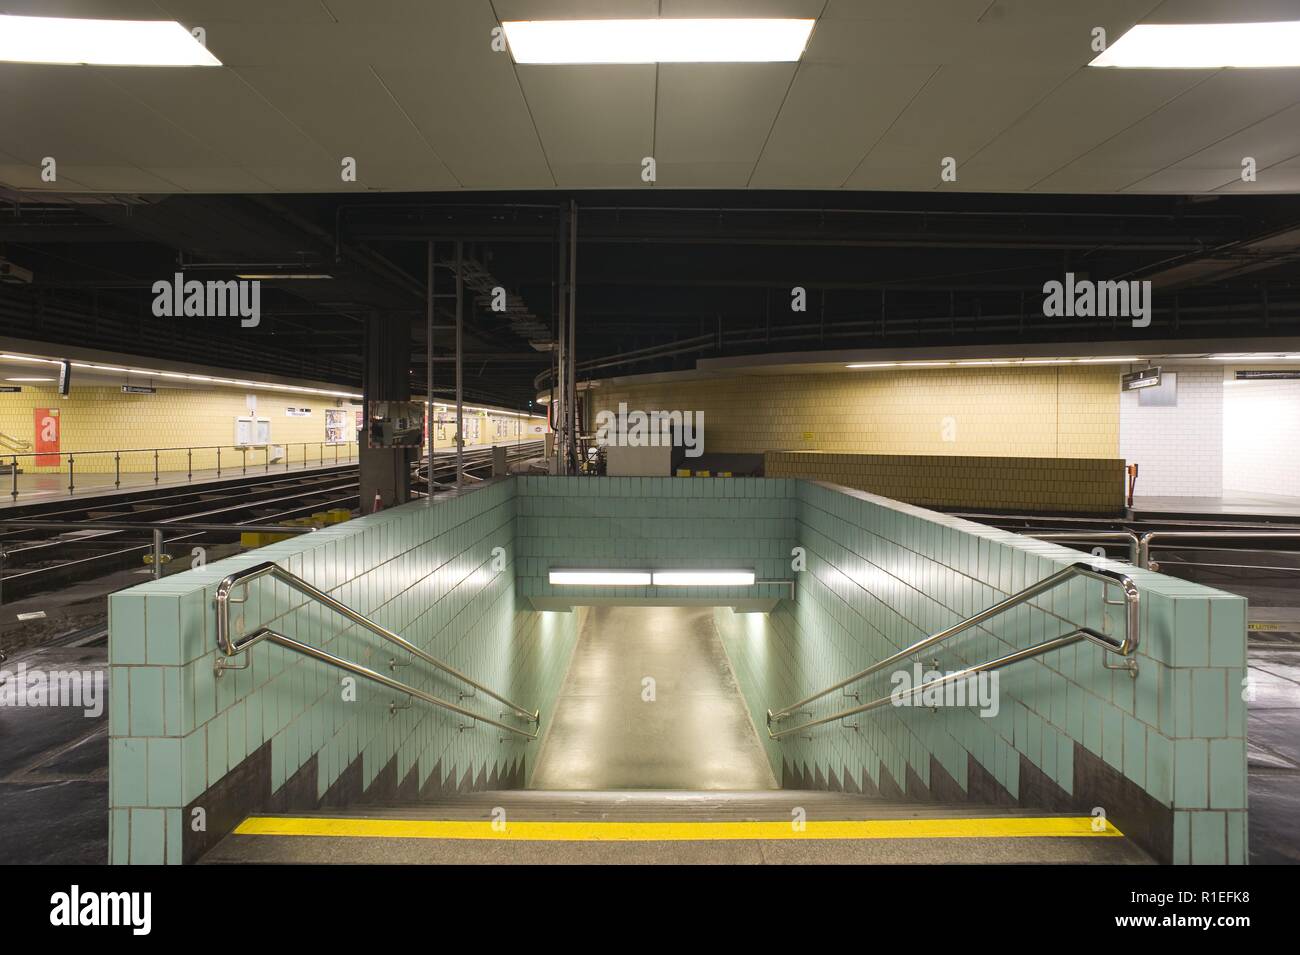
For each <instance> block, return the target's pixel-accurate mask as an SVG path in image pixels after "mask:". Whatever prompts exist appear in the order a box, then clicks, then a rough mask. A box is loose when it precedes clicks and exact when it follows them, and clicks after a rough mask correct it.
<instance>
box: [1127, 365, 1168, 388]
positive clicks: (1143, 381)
mask: <svg viewBox="0 0 1300 955" xmlns="http://www.w3.org/2000/svg"><path fill="white" fill-rule="evenodd" d="M1120 382H1121V383H1122V386H1123V389H1124V390H1125V391H1141V390H1142V389H1143V388H1156V387H1159V385H1160V369H1159V368H1143V369H1142V370H1141V371H1134V372H1129V373H1128V374H1127V375H1125V376H1124V377H1123V378H1121V379H1120Z"/></svg>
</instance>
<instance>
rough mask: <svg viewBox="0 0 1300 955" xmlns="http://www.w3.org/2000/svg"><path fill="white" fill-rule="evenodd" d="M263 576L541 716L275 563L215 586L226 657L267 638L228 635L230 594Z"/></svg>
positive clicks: (527, 714) (530, 715) (528, 714)
mask: <svg viewBox="0 0 1300 955" xmlns="http://www.w3.org/2000/svg"><path fill="white" fill-rule="evenodd" d="M266 576H271V577H275V578H276V579H277V580H280V581H282V582H284V583H286V584H288V585H289V586H290V587H292V588H293V589H295V590H297V591H298V592H300V593H302V594H304V595H306V596H307V597H310V598H311V599H313V600H315V601H316V602H317V603H320V604H323V605H324V606H325V607H327V608H328V609H330V610H333V611H334V612H335V613H337V614H339V615H340V616H342V617H343V618H345V619H347V620H349V621H351V622H352V623H354V624H356V625H358V626H360V627H364V628H365V629H366V630H369V631H370V632H371V633H373V634H375V635H376V636H378V637H381V638H382V639H384V640H387V641H389V642H390V643H393V644H395V645H396V646H398V647H401V648H402V649H403V650H404V651H406V652H407V653H409V654H411V655H412V656H415V657H419V658H420V659H421V660H423V661H424V662H425V663H428V664H429V665H430V666H433V667H435V668H436V669H438V670H441V671H442V672H443V673H446V674H447V675H448V676H451V677H453V678H455V679H457V680H459V681H461V682H462V683H465V684H467V685H469V686H472V687H473V688H474V689H476V690H478V691H479V692H481V693H484V694H486V695H487V696H490V697H492V699H494V700H496V701H497V702H498V703H502V704H504V705H505V706H508V707H509V708H510V709H511V710H512V711H513V712H514V713H515V714H517V715H518V716H521V717H523V718H525V719H528V720H530V721H532V722H534V723H535V722H537V721H538V720H539V719H540V716H541V713H540V711H538V710H531V711H530V710H527V709H525V708H524V707H522V706H520V705H519V704H517V703H514V702H513V701H511V700H509V699H507V698H506V697H504V696H502V695H501V694H499V693H497V692H496V691H495V690H492V689H490V688H489V687H487V686H484V685H483V684H482V683H479V682H478V681H477V680H474V679H473V678H472V677H469V676H467V675H466V674H464V673H462V672H461V671H459V670H457V669H456V668H455V667H453V666H451V665H450V664H448V663H444V662H443V661H441V660H439V659H438V658H437V657H434V656H432V655H430V654H428V653H425V652H424V651H423V650H421V649H420V648H419V647H417V646H416V645H415V644H413V643H411V642H410V641H408V640H406V639H405V638H403V637H401V636H399V635H398V634H396V633H393V631H391V630H389V629H388V628H387V627H383V626H380V625H379V624H377V623H375V622H374V621H373V620H371V619H370V618H369V617H366V616H365V615H364V614H361V613H358V612H357V611H355V610H353V609H352V608H351V607H349V606H348V605H347V604H344V603H341V602H340V601H338V600H335V599H334V598H333V597H331V596H330V595H329V594H327V593H325V592H324V591H322V590H320V589H318V588H317V587H315V586H313V585H312V584H310V583H308V582H307V581H305V580H303V579H302V578H301V577H299V576H297V575H296V574H293V573H291V572H289V571H287V570H285V569H284V568H283V567H281V566H279V565H278V564H276V563H273V562H272V561H264V562H263V563H260V564H255V565H253V566H252V567H247V568H245V569H243V570H239V571H235V572H234V573H233V574H229V575H227V576H226V577H225V579H223V580H222V581H221V582H220V583H219V584H217V592H216V596H215V597H214V599H213V603H214V605H215V606H216V611H217V646H218V648H219V649H220V650H221V651H222V652H223V653H224V654H225V655H226V656H234V655H235V654H237V653H242V652H243V651H244V650H247V649H248V648H249V647H251V646H252V645H254V644H255V643H257V642H258V641H259V640H261V639H263V638H265V637H266V636H268V634H269V632H268V631H265V630H263V631H258V632H257V633H254V634H252V635H250V636H247V637H245V638H244V639H243V640H235V639H234V638H233V637H232V636H231V633H230V602H231V596H230V592H231V591H232V590H233V589H234V588H236V587H240V586H247V585H248V584H249V583H251V582H252V581H253V580H256V579H257V578H259V577H266Z"/></svg>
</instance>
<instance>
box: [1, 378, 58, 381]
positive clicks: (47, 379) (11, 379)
mask: <svg viewBox="0 0 1300 955" xmlns="http://www.w3.org/2000/svg"><path fill="white" fill-rule="evenodd" d="M53 380H54V379H53V378H6V379H5V381H53Z"/></svg>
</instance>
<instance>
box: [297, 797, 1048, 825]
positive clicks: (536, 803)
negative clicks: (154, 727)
mask: <svg viewBox="0 0 1300 955" xmlns="http://www.w3.org/2000/svg"><path fill="white" fill-rule="evenodd" d="M498 808H500V809H504V810H505V813H506V816H507V818H510V819H515V820H519V821H557V822H558V821H565V820H573V821H608V822H636V821H694V822H725V821H742V822H744V821H752V822H762V821H772V822H785V823H788V822H789V821H790V820H791V818H792V817H793V816H792V814H793V813H794V811H795V810H796V809H802V810H803V812H804V815H805V817H806V818H807V819H810V820H811V819H821V820H831V819H834V820H870V819H948V818H987V817H1032V816H1043V815H1045V813H1043V812H1042V811H1041V810H1031V809H1019V808H1005V807H991V806H971V805H969V804H963V805H939V804H928V803H914V802H911V803H909V802H893V801H890V800H887V799H883V798H880V797H873V796H861V795H856V794H853V793H828V792H821V791H813V790H792V789H777V790H771V791H764V792H692V791H682V792H674V791H642V792H576V791H575V792H567V791H556V790H550V791H542V790H497V791H494V792H480V793H464V794H456V795H448V796H445V797H440V798H438V799H435V800H432V801H427V802H406V803H388V804H382V805H367V806H354V807H351V808H349V809H340V810H322V811H321V812H318V813H303V814H299V815H304V816H310V815H323V816H332V817H341V818H371V819H374V818H388V819H444V820H484V819H491V818H492V814H493V812H494V810H496V809H498ZM1053 815H1061V814H1053ZM1066 815H1070V814H1066Z"/></svg>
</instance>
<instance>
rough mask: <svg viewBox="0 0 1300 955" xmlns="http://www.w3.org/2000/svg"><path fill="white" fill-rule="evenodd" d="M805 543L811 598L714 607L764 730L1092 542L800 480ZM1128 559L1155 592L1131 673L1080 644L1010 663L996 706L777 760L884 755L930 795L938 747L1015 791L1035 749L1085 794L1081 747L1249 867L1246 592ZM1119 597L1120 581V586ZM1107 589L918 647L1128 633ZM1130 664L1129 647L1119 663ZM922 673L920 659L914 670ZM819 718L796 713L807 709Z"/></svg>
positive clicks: (876, 770)
mask: <svg viewBox="0 0 1300 955" xmlns="http://www.w3.org/2000/svg"><path fill="white" fill-rule="evenodd" d="M797 493H798V498H799V502H800V506H799V511H798V529H797V536H798V543H799V544H800V545H801V546H803V547H805V548H806V549H807V553H808V566H807V570H806V571H805V572H803V573H800V574H798V575H797V576H798V590H797V599H795V600H793V601H791V600H785V601H782V603H781V604H780V605H779V606H778V608H777V609H776V611H774V612H773V613H771V614H768V615H763V614H736V613H733V612H732V611H731V610H730V609H728V608H719V609H718V610H717V611H716V612H715V616H716V619H717V622H718V626H719V630H720V631H721V633H722V634H723V638H724V643H725V645H726V647H727V650H728V653H729V654H730V656H731V659H732V662H733V665H734V666H735V668H736V671H737V677H738V679H739V681H740V684H741V687H742V690H743V692H744V693H745V695H746V698H747V700H748V702H749V705H750V708H751V712H752V714H753V716H754V719H755V722H756V723H758V725H760V726H762V725H763V723H764V721H765V716H766V712H767V710H768V709H769V708H774V709H775V708H779V707H781V706H784V705H786V704H788V703H791V702H793V701H795V700H798V699H801V698H803V697H805V696H807V695H808V694H810V693H812V692H815V691H817V690H819V689H821V688H822V687H824V686H827V685H830V684H833V683H835V682H837V681H838V680H840V679H842V678H844V677H845V676H848V675H849V674H851V673H854V672H856V671H857V670H860V669H863V668H865V667H866V666H868V665H869V664H871V663H873V662H875V661H876V660H879V659H883V658H884V657H886V656H888V655H889V654H891V653H894V652H895V651H897V650H899V649H902V648H903V647H905V646H908V645H910V644H912V643H914V642H915V641H917V640H919V639H921V638H923V637H925V636H927V635H929V634H931V633H934V632H937V631H939V630H941V629H943V628H945V627H947V626H950V625H952V624H954V623H956V622H957V621H959V620H961V619H962V618H964V617H966V616H969V615H971V614H973V613H975V612H976V611H978V610H980V609H982V608H984V607H987V606H989V605H991V604H993V603H996V602H997V601H998V600H1001V599H1003V598H1004V597H1006V596H1009V595H1010V594H1012V593H1014V592H1016V591H1017V590H1020V589H1022V588H1023V587H1025V586H1026V585H1028V584H1031V583H1033V582H1035V581H1037V580H1040V579H1042V578H1044V577H1046V576H1048V575H1049V574H1051V573H1054V572H1055V571H1056V570H1058V569H1060V568H1062V567H1064V566H1066V565H1068V564H1070V563H1073V562H1075V561H1077V560H1079V559H1080V555H1079V552H1078V551H1072V550H1067V549H1065V548H1063V547H1060V546H1058V545H1054V544H1048V543H1044V542H1038V541H1034V540H1031V539H1028V538H1024V537H1021V536H1019V535H1016V534H1012V533H1010V532H1004V531H999V530H996V529H993V528H989V527H985V526H983V525H979V524H974V523H971V522H968V521H963V520H960V519H957V518H952V517H948V516H946V515H942V514H938V513H935V512H932V511H927V510H924V509H922V508H919V507H912V506H909V505H904V504H900V503H897V502H894V501H890V500H887V499H885V498H880V497H876V496H874V495H871V494H867V493H865V492H860V491H850V490H847V489H844V488H836V487H834V486H831V485H823V484H814V483H807V484H801V485H800V487H799V490H798V492H797ZM1098 562H1099V563H1101V564H1102V565H1103V566H1113V567H1116V568H1119V567H1123V569H1124V570H1126V571H1127V572H1128V573H1130V575H1131V576H1132V577H1133V578H1134V580H1135V582H1136V583H1137V585H1138V587H1139V589H1140V592H1141V599H1142V603H1141V608H1142V642H1141V645H1140V649H1139V653H1138V662H1139V674H1138V677H1137V679H1136V680H1134V679H1133V678H1132V677H1130V676H1129V675H1128V674H1127V673H1125V672H1121V671H1113V670H1107V669H1105V668H1104V667H1103V666H1102V660H1103V655H1104V651H1103V650H1101V648H1099V647H1097V646H1096V645H1094V644H1091V643H1087V642H1084V643H1078V644H1075V645H1073V646H1071V647H1068V648H1066V649H1064V650H1062V651H1058V652H1055V653H1052V654H1049V655H1046V656H1043V657H1039V658H1036V659H1033V660H1030V661H1025V662H1023V663H1021V664H1019V665H1017V666H1014V667H1011V668H1008V669H1006V670H1003V671H1001V675H1000V680H1001V688H1000V689H1001V693H1000V696H1001V706H1000V712H999V713H998V714H997V716H996V717H992V718H983V717H981V716H979V715H978V713H977V711H975V710H974V709H969V708H967V709H955V708H949V709H944V708H940V709H937V710H930V709H924V708H918V707H904V708H898V707H892V706H886V707H884V708H882V709H879V710H875V711H873V712H871V713H868V714H864V715H861V716H858V717H856V718H855V720H854V721H856V722H857V724H858V729H857V730H854V729H850V728H845V727H842V726H839V725H837V724H832V725H829V726H826V727H822V728H820V729H817V730H813V731H812V732H811V734H810V737H811V738H804V737H802V736H794V737H790V738H787V739H785V740H782V741H766V745H767V748H768V754H769V757H770V759H771V761H772V764H773V766H774V768H775V769H776V770H777V772H778V773H779V772H780V771H781V768H782V761H783V760H785V761H788V762H789V763H791V764H792V765H799V766H807V767H809V768H810V769H812V770H814V771H816V772H817V773H820V774H821V775H823V776H824V777H826V778H833V777H839V776H840V775H841V774H850V775H851V777H852V778H854V779H857V778H860V777H861V773H863V772H864V771H865V772H866V773H867V775H868V776H869V777H870V778H871V780H872V781H873V782H876V783H879V775H880V766H881V764H883V765H884V766H885V768H886V769H887V770H888V772H889V774H890V776H891V777H892V778H893V780H894V781H895V782H897V783H898V784H899V785H902V786H905V785H906V783H905V780H906V778H907V771H908V769H909V768H910V769H911V770H912V771H913V772H914V773H915V774H916V775H917V776H918V777H919V778H920V779H921V781H922V782H923V783H924V784H926V785H927V786H928V785H929V784H930V778H929V777H930V765H931V764H930V758H931V756H933V757H934V758H935V759H936V760H937V762H938V763H939V764H940V765H941V766H942V767H943V768H944V769H945V770H946V771H947V773H948V774H949V775H950V776H952V777H953V779H954V780H956V782H957V783H958V784H959V785H960V786H961V787H962V788H963V789H965V788H966V787H967V783H968V769H969V767H970V761H971V760H974V761H976V762H978V763H979V764H980V765H982V766H983V767H984V768H985V769H986V770H988V772H989V773H991V774H992V775H993V776H994V777H995V778H996V779H997V781H998V782H999V783H1001V784H1002V786H1004V787H1005V788H1006V789H1007V790H1008V791H1009V792H1010V793H1011V794H1012V795H1013V796H1015V795H1017V794H1018V793H1019V791H1020V779H1019V773H1020V765H1021V763H1020V758H1021V755H1022V754H1023V755H1024V756H1025V757H1027V758H1028V760H1029V761H1030V763H1032V765H1033V766H1035V767H1036V768H1037V769H1038V770H1040V771H1041V772H1042V773H1043V774H1045V775H1046V776H1047V777H1048V778H1049V779H1050V780H1052V781H1053V782H1055V783H1056V784H1057V785H1058V786H1060V787H1061V788H1062V789H1063V790H1064V791H1065V792H1066V793H1071V792H1073V791H1074V779H1073V770H1074V762H1073V759H1072V754H1073V746H1074V744H1075V743H1076V742H1078V743H1079V744H1081V745H1082V746H1084V747H1086V748H1087V750H1088V751H1089V752H1091V753H1093V754H1095V755H1096V756H1097V757H1099V758H1100V759H1102V760H1104V761H1105V763H1106V764H1108V765H1109V766H1110V767H1112V768H1113V769H1114V770H1115V771H1116V772H1117V773H1120V774H1123V776H1124V777H1126V778H1127V779H1128V780H1130V781H1131V782H1132V783H1134V784H1135V785H1136V786H1137V787H1140V788H1141V789H1142V790H1144V791H1145V792H1146V793H1148V794H1149V795H1150V796H1151V797H1153V798H1154V799H1155V800H1156V801H1158V802H1159V803H1160V804H1162V805H1164V806H1166V807H1169V808H1170V809H1172V810H1173V819H1174V839H1173V845H1174V861H1178V862H1216V861H1218V862H1224V861H1227V862H1244V861H1245V858H1246V843H1245V832H1246V829H1245V810H1246V749H1245V735H1246V714H1245V704H1244V702H1243V694H1242V689H1243V680H1244V679H1245V675H1246V671H1245V632H1246V602H1245V600H1244V599H1243V598H1241V597H1237V596H1233V595H1230V594H1225V593H1222V592H1220V591H1215V590H1211V589H1209V588H1206V587H1202V586H1199V585H1196V584H1192V583H1187V582H1184V581H1180V580H1175V579H1173V578H1169V577H1164V576H1162V575H1159V574H1155V573H1151V572H1149V571H1142V570H1136V569H1132V568H1129V567H1127V566H1125V565H1120V564H1118V563H1114V562H1105V561H1098ZM1111 596H1112V598H1114V597H1115V596H1116V592H1115V591H1112V593H1111ZM1120 614H1121V610H1120V608H1115V607H1106V606H1105V605H1104V603H1103V601H1102V585H1101V584H1100V583H1099V582H1095V581H1092V580H1086V579H1079V580H1076V581H1074V582H1071V583H1069V584H1067V585H1064V586H1062V587H1059V588H1057V589H1056V590H1054V591H1050V592H1048V593H1047V594H1044V595H1043V596H1042V597H1040V598H1039V599H1037V600H1035V601H1033V602H1032V603H1031V604H1029V605H1026V606H1022V607H1019V608H1016V609H1014V610H1012V611H1009V612H1008V613H1006V614H1004V615H1003V616H1001V617H998V618H994V619H992V620H990V621H989V622H988V623H987V624H985V625H984V626H982V627H979V628H976V629H974V630H972V631H969V632H967V633H966V634H963V635H961V636H959V637H957V638H955V639H954V640H952V641H949V642H947V643H945V644H943V645H941V646H940V647H938V648H935V649H934V650H932V651H929V652H925V653H923V654H921V655H920V659H921V660H922V662H924V663H927V664H928V663H929V662H930V661H931V660H932V659H934V658H937V659H938V662H939V668H940V669H942V670H945V671H947V670H955V669H959V668H961V667H963V666H966V665H970V664H973V663H976V662H979V661H981V660H985V659H990V658H992V657H995V656H999V655H1001V654H1004V653H1007V652H1010V651H1011V650H1013V649H1017V648H1023V647H1026V646H1030V645H1032V644H1034V643H1038V642H1040V641H1042V640H1044V639H1048V638H1050V637H1054V636H1057V635H1060V634H1064V633H1066V632H1069V631H1070V630H1072V629H1074V627H1075V626H1078V625H1084V626H1089V627H1093V628H1096V629H1100V630H1105V631H1108V632H1111V633H1118V632H1119V631H1120V630H1121V629H1122V617H1121V616H1120ZM1109 659H1110V661H1111V662H1115V658H1114V657H1110V658H1109ZM909 665H910V661H909ZM889 691H890V683H889V674H887V673H879V674H876V675H874V676H873V677H872V678H870V679H868V680H867V681H865V682H864V683H862V684H860V685H857V686H854V687H850V688H849V692H854V693H857V694H859V695H860V697H861V699H862V701H864V702H865V701H867V700H869V699H875V698H878V697H881V696H887V695H888V694H889ZM855 702H856V700H854V699H852V698H846V697H844V696H840V695H833V696H831V697H828V698H826V699H823V700H821V701H818V702H816V703H814V704H811V706H810V707H809V709H810V710H811V712H812V715H813V716H816V717H820V716H824V715H828V714H830V713H832V712H835V711H836V710H839V709H843V708H846V707H848V706H851V705H854V704H855ZM806 718H807V717H801V719H806Z"/></svg>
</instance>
